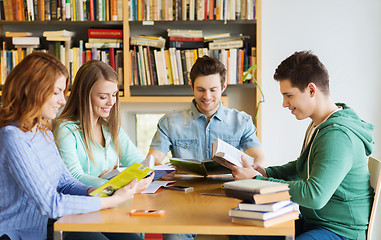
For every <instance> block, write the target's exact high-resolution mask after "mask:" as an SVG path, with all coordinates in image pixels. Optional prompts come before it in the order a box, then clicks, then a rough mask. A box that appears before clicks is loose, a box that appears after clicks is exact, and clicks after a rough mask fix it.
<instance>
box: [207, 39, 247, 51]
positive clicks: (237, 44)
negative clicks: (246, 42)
mask: <svg viewBox="0 0 381 240" xmlns="http://www.w3.org/2000/svg"><path fill="white" fill-rule="evenodd" d="M241 47H243V40H234V41H228V42H210V43H209V49H210V50H214V49H231V48H241Z"/></svg>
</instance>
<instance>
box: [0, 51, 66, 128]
mask: <svg viewBox="0 0 381 240" xmlns="http://www.w3.org/2000/svg"><path fill="white" fill-rule="evenodd" d="M60 76H64V77H65V78H66V89H65V94H66V91H67V86H68V83H69V74H68V72H67V69H66V68H65V66H64V65H63V64H62V63H61V61H60V60H58V59H57V58H56V57H54V56H53V55H50V54H47V53H43V52H34V53H31V54H29V55H28V56H26V57H25V58H24V59H23V60H22V61H21V62H20V63H19V64H17V65H16V67H15V68H13V69H12V71H11V72H10V73H9V75H8V77H7V79H6V81H5V83H4V85H3V94H2V101H3V105H2V107H1V109H0V127H4V126H7V125H9V124H10V123H11V122H18V123H19V124H20V126H19V128H20V129H21V130H22V131H24V132H28V131H31V130H32V128H33V127H34V126H35V125H36V124H37V127H38V128H39V129H41V130H42V131H43V132H46V130H47V129H48V128H49V127H50V121H49V120H48V119H44V118H42V116H41V111H42V106H43V105H44V104H45V102H46V101H47V100H48V99H49V98H50V97H51V96H52V95H53V92H54V86H55V83H56V81H57V79H58V78H59V77H60Z"/></svg>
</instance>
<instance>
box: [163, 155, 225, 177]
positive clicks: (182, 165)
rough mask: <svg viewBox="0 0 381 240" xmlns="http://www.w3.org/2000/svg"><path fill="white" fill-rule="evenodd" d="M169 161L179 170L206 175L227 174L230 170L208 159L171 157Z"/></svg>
mask: <svg viewBox="0 0 381 240" xmlns="http://www.w3.org/2000/svg"><path fill="white" fill-rule="evenodd" d="M169 161H170V163H171V164H172V165H173V166H175V167H176V168H177V169H178V170H179V172H185V173H191V174H197V175H201V176H204V177H206V176H208V175H213V174H227V173H231V170H230V169H228V168H226V167H224V166H222V165H220V164H218V163H216V162H214V161H212V160H210V159H205V160H203V161H198V160H195V159H181V158H171V159H170V160H169Z"/></svg>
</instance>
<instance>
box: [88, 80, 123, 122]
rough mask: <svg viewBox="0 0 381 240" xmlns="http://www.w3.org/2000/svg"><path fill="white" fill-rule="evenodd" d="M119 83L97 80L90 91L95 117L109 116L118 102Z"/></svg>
mask: <svg viewBox="0 0 381 240" xmlns="http://www.w3.org/2000/svg"><path fill="white" fill-rule="evenodd" d="M117 94H118V85H117V84H116V83H115V82H112V81H107V80H99V81H97V82H96V83H95V84H94V86H93V88H92V90H91V93H90V98H91V105H92V108H93V116H94V118H95V119H98V118H107V117H108V116H109V115H110V112H111V109H112V107H113V106H114V104H115V102H116V98H117Z"/></svg>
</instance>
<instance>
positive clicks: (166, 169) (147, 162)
mask: <svg viewBox="0 0 381 240" xmlns="http://www.w3.org/2000/svg"><path fill="white" fill-rule="evenodd" d="M141 164H143V165H144V166H146V167H149V168H151V169H153V170H154V172H155V177H154V179H153V181H155V180H157V179H160V178H162V177H163V176H165V175H167V174H169V173H171V172H173V171H176V169H175V168H173V167H172V166H169V165H157V166H155V159H154V157H153V156H152V155H149V156H148V157H147V158H146V159H144V161H143V162H141ZM125 169H127V167H118V168H116V169H114V170H112V171H111V172H108V173H106V174H105V175H103V176H102V177H101V178H103V179H107V180H110V179H111V178H113V177H115V176H116V175H118V174H119V173H121V172H122V171H124V170H125Z"/></svg>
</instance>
